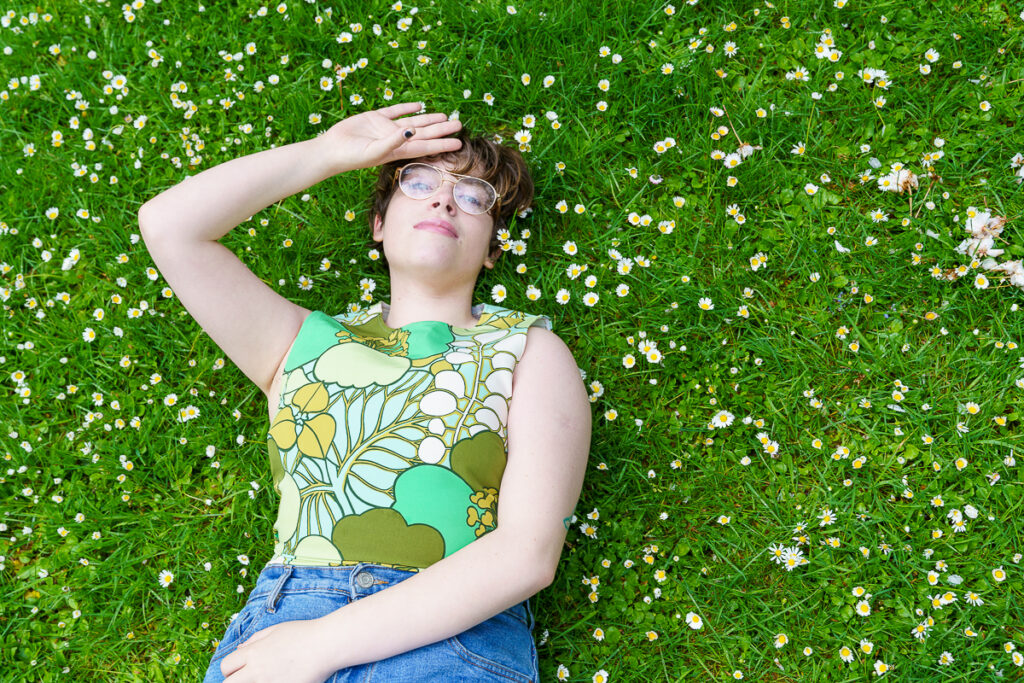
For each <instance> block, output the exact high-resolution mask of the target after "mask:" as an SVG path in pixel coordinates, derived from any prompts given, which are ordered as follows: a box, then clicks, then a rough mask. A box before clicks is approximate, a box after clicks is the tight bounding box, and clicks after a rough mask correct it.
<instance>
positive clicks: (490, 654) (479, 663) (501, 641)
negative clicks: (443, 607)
mask: <svg viewBox="0 0 1024 683" xmlns="http://www.w3.org/2000/svg"><path fill="white" fill-rule="evenodd" d="M527 618H528V617H527V616H526V608H525V607H524V606H523V605H522V604H520V605H515V606H513V607H512V608H510V609H508V610H505V611H504V612H501V613H500V614H497V615H495V616H493V617H491V618H490V619H488V620H487V621H485V622H483V623H481V624H477V625H476V626H474V627H473V628H470V629H467V630H465V631H463V632H462V633H460V634H458V635H456V636H452V637H451V638H449V639H448V640H447V641H446V642H447V643H448V646H449V647H450V648H451V649H452V650H454V652H455V654H456V655H457V656H458V657H459V658H460V659H462V660H463V661H465V662H466V663H467V664H469V665H471V666H472V667H473V668H474V669H476V670H478V671H479V672H480V673H481V679H483V676H484V674H485V673H490V674H492V676H493V677H494V678H495V679H496V680H504V681H521V682H522V683H532V682H533V681H536V680H537V676H538V673H537V664H536V658H535V656H534V652H535V651H536V650H535V645H534V642H533V634H532V633H531V632H530V629H529V623H528V621H527Z"/></svg>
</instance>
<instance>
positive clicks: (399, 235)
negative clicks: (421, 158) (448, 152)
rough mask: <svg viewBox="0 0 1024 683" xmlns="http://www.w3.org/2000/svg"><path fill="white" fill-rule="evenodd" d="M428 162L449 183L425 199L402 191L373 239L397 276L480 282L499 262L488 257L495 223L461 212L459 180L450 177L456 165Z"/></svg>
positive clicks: (378, 221) (375, 229) (396, 191)
mask: <svg viewBox="0 0 1024 683" xmlns="http://www.w3.org/2000/svg"><path fill="white" fill-rule="evenodd" d="M416 161H417V160H412V161H410V162H409V163H414V162H416ZM425 162H426V163H430V164H431V165H432V166H435V167H437V168H438V169H440V170H441V171H442V176H443V179H444V182H442V183H441V186H440V187H439V188H438V189H437V191H436V192H435V193H434V194H433V195H431V196H429V197H425V198H421V199H417V198H413V197H409V196H408V195H406V194H405V193H404V192H402V190H400V189H399V188H398V187H397V186H396V187H395V189H394V193H393V194H392V196H391V200H390V202H389V203H388V208H387V210H386V212H385V215H384V218H383V220H382V219H381V218H380V217H379V216H378V217H376V218H375V219H374V227H373V239H374V240H375V241H377V242H383V245H384V253H385V255H386V256H387V260H388V264H389V265H390V266H391V268H392V270H394V268H395V267H399V268H408V269H411V270H415V271H432V272H435V273H437V274H439V275H440V274H444V275H446V276H449V277H451V276H456V275H459V276H465V277H466V278H470V277H471V278H472V279H474V280H475V278H476V276H477V275H478V274H479V273H480V269H481V267H485V268H492V267H493V260H494V259H495V258H496V257H497V253H495V254H491V255H488V253H487V252H488V249H489V248H490V242H491V237H492V232H493V230H494V218H493V217H492V216H491V215H490V214H489V213H482V214H473V213H469V212H467V211H465V210H464V209H463V208H462V207H461V206H459V203H458V202H457V201H456V199H455V183H456V182H457V181H458V177H457V176H452V175H450V171H451V170H452V169H453V168H455V164H454V163H453V162H452V161H447V160H426V161H425ZM472 170H473V169H470V175H472Z"/></svg>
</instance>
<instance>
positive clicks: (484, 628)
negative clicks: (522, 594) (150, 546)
mask: <svg viewBox="0 0 1024 683" xmlns="http://www.w3.org/2000/svg"><path fill="white" fill-rule="evenodd" d="M414 575H415V573H414V572H408V571H403V570H400V569H391V568H389V567H382V566H380V565H375V564H369V563H361V564H358V565H355V566H348V567H296V566H291V565H268V566H266V567H264V569H263V571H261V572H260V575H259V578H258V579H257V581H256V587H255V588H253V590H252V592H251V593H250V594H249V599H248V601H247V602H246V603H245V607H243V608H242V611H241V612H239V613H238V616H237V617H236V618H235V620H234V621H232V622H231V623H230V624H229V625H228V628H227V632H226V633H225V634H224V638H223V639H222V640H221V641H220V644H219V645H218V646H217V650H216V651H215V652H214V653H213V659H212V660H211V661H210V666H209V668H208V669H207V671H206V677H205V678H204V679H203V683H221V682H222V681H223V680H224V675H223V674H222V673H221V670H220V664H221V660H223V659H224V657H226V656H227V655H229V654H231V653H232V652H234V651H235V649H236V648H237V647H238V646H239V645H241V644H242V643H243V642H245V641H246V640H248V639H249V638H250V637H251V636H252V634H254V633H256V632H257V631H260V630H262V629H265V628H268V627H270V626H273V625H274V624H279V623H281V622H284V621H299V620H304V619H317V618H319V617H323V616H326V615H327V614H330V613H331V612H333V611H335V610H337V609H339V608H341V607H344V606H345V605H347V604H349V603H350V602H352V601H353V600H359V599H360V598H364V597H366V596H367V595H372V594H374V593H376V592H378V591H382V590H386V589H387V588H388V587H389V586H393V585H395V584H397V583H400V582H402V581H404V580H405V579H408V578H409V577H411V576H414ZM534 625H535V624H534V619H533V612H532V610H531V609H530V601H529V599H527V600H524V601H523V602H521V603H519V604H517V605H513V606H512V607H510V608H508V609H507V610H505V611H504V612H501V613H500V614H497V615H495V616H493V617H491V618H490V619H488V620H487V621H485V622H483V623H481V624H478V625H476V626H474V627H473V628H470V629H468V630H466V631H463V632H462V633H460V634H458V635H455V636H452V637H451V638H447V639H445V640H440V641H438V642H436V643H431V644H430V645H425V646H423V647H420V648H417V649H415V650H409V651H408V652H403V653H401V654H398V655H395V656H394V657H389V658H388V659H382V660H380V661H377V662H368V663H366V664H361V665H359V666H352V667H348V668H346V669H341V670H340V671H337V672H335V673H334V674H332V675H331V676H329V677H328V678H327V683H370V681H377V682H379V683H383V682H385V681H387V682H389V683H390V682H400V681H474V682H476V681H502V682H503V683H509V682H510V681H511V682H514V683H536V682H537V681H538V680H539V674H538V669H537V667H538V663H537V648H536V646H535V644H534V641H533V629H534ZM395 628H401V624H395ZM342 646H343V645H342Z"/></svg>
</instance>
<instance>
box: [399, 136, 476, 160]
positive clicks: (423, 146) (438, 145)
mask: <svg viewBox="0 0 1024 683" xmlns="http://www.w3.org/2000/svg"><path fill="white" fill-rule="evenodd" d="M461 148H462V140H458V139H456V138H441V139H440V140H412V141H409V142H406V143H405V145H404V146H402V147H400V148H399V149H397V150H395V158H396V159H415V158H417V157H429V156H433V155H435V154H444V153H445V152H457V151H458V150H459V149H461Z"/></svg>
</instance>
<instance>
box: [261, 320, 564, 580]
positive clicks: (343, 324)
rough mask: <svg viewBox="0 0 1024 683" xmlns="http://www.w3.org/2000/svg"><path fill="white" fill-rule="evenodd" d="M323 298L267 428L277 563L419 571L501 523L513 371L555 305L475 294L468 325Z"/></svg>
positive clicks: (299, 341)
mask: <svg viewBox="0 0 1024 683" xmlns="http://www.w3.org/2000/svg"><path fill="white" fill-rule="evenodd" d="M386 315H387V308H386V305H384V304H381V303H378V304H377V305H376V306H373V307H371V308H370V309H368V310H366V311H360V312H358V313H355V314H344V315H338V316H335V317H333V318H332V317H330V316H327V315H326V314H324V313H322V312H320V311H314V312H313V313H311V314H310V315H309V316H308V317H307V318H306V320H305V322H304V323H303V325H302V328H301V329H300V330H299V334H298V336H297V337H296V339H295V342H294V344H293V346H292V349H291V351H290V353H289V356H288V360H287V362H286V363H285V369H284V375H283V377H282V381H281V393H280V403H279V406H278V407H279V411H278V413H277V415H276V416H275V417H274V420H273V422H272V424H271V426H270V430H269V433H268V438H267V448H268V451H269V458H270V468H271V473H272V476H273V480H274V489H275V490H276V491H277V492H279V493H280V495H281V502H280V507H279V509H278V515H277V521H276V522H275V524H274V535H275V547H274V558H273V559H272V560H271V562H272V563H277V562H280V563H285V564H295V565H307V566H337V565H349V564H358V563H359V562H372V563H375V564H381V565H384V566H389V567H395V568H399V569H406V570H412V571H417V570H419V569H423V568H425V567H428V566H430V565H431V564H433V563H434V562H437V561H438V560H441V559H443V558H445V557H447V556H448V555H451V554H452V553H454V552H456V551H457V550H459V549H460V548H462V547H464V546H466V545H467V544H469V543H471V542H472V541H474V540H476V539H477V538H479V537H481V536H483V535H484V534H486V533H488V532H490V531H492V530H494V529H495V528H496V527H497V525H498V519H497V512H498V494H499V490H500V485H501V477H502V474H503V473H504V471H505V464H506V459H507V422H508V407H509V400H510V399H511V396H512V375H513V372H514V370H515V366H516V363H517V362H518V361H519V359H520V358H521V357H522V355H523V350H524V349H525V347H526V332H527V330H528V329H529V328H530V327H531V326H533V325H541V326H543V327H545V328H546V329H549V330H550V329H551V322H550V320H549V319H548V318H547V317H546V316H528V315H526V314H524V313H520V312H517V311H511V310H508V309H503V308H499V307H496V306H492V305H490V304H480V305H478V306H476V307H474V309H473V315H474V316H479V320H478V322H477V324H476V325H475V326H474V327H472V328H469V329H463V328H457V327H453V326H451V325H448V324H446V323H442V322H437V321H423V322H417V323H411V324H409V325H406V326H405V327H402V328H399V329H392V328H390V327H388V326H387V325H386V324H385V323H384V317H385V316H386Z"/></svg>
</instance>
